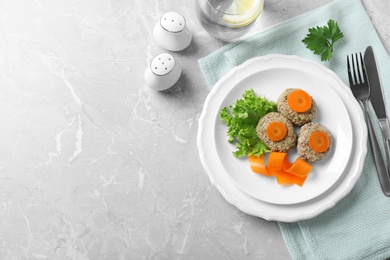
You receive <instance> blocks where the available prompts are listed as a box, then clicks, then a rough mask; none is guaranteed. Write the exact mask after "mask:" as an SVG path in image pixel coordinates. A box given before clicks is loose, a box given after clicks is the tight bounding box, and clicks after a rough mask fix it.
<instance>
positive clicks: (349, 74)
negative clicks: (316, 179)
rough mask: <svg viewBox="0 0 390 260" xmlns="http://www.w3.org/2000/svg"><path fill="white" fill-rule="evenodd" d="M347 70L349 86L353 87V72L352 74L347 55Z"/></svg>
mask: <svg viewBox="0 0 390 260" xmlns="http://www.w3.org/2000/svg"><path fill="white" fill-rule="evenodd" d="M347 68H348V80H349V85H351V86H352V85H353V80H352V72H351V65H350V64H349V56H348V55H347Z"/></svg>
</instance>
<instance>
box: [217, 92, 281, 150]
mask: <svg viewBox="0 0 390 260" xmlns="http://www.w3.org/2000/svg"><path fill="white" fill-rule="evenodd" d="M275 110H276V103H275V102H272V101H268V100H267V99H266V98H265V97H258V96H256V94H255V92H254V90H253V89H250V90H246V91H245V92H244V94H243V96H242V98H241V99H238V100H237V101H236V102H235V103H234V104H232V105H230V106H227V107H224V108H223V109H222V110H221V112H220V119H221V120H222V121H223V122H224V123H225V124H226V125H227V126H228V131H227V135H228V141H229V142H230V143H233V142H235V144H236V148H237V150H236V151H234V152H233V155H234V156H235V157H237V158H240V157H243V156H245V155H246V156H249V155H256V156H259V155H261V154H264V153H266V152H269V151H270V149H269V148H268V147H267V146H266V145H265V144H264V143H263V142H262V141H261V140H260V139H259V137H258V136H257V134H256V126H257V123H258V122H259V120H260V118H261V117H262V116H264V115H265V114H266V113H269V112H272V111H275Z"/></svg>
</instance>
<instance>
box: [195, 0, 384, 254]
mask: <svg viewBox="0 0 390 260" xmlns="http://www.w3.org/2000/svg"><path fill="white" fill-rule="evenodd" d="M265 11H266V10H265ZM329 19H334V20H335V21H337V22H338V24H339V26H340V28H341V30H342V31H343V33H344V36H345V37H344V38H343V39H342V40H340V41H339V42H337V43H336V46H335V53H334V57H333V60H332V61H330V62H321V61H320V57H319V56H317V55H314V54H313V53H312V52H311V51H309V50H308V49H306V48H305V46H304V45H303V43H302V42H301V40H302V39H303V38H304V37H305V35H306V34H307V32H308V28H310V27H315V26H323V25H326V23H327V21H328V20H329ZM260 22H261V21H260ZM368 45H371V46H373V48H374V51H375V53H376V58H377V62H378V64H379V69H380V73H381V80H382V84H383V86H384V89H385V97H387V98H386V100H387V104H386V107H387V111H389V112H390V107H389V106H390V59H389V56H388V54H387V52H386V50H385V48H384V47H383V45H382V42H381V40H380V38H379V37H378V35H377V33H376V31H375V28H374V26H373V24H372V23H371V20H370V19H369V17H368V15H367V13H366V11H365V9H364V7H363V5H362V3H361V1H360V0H337V1H334V2H332V3H330V4H328V5H326V6H322V7H319V8H318V9H315V10H313V11H311V12H309V13H306V14H303V15H301V16H298V17H296V18H293V19H291V20H289V21H286V22H283V23H281V24H278V25H276V26H273V27H271V28H269V29H266V30H264V31H261V32H259V33H257V34H255V35H253V36H251V37H250V38H249V39H247V40H245V41H241V42H234V43H231V44H228V45H225V46H224V47H223V48H221V49H219V50H217V51H215V52H213V53H211V54H209V55H208V56H206V57H204V58H202V59H200V60H199V66H200V69H201V72H202V73H203V75H204V78H205V80H206V83H207V85H208V87H209V88H211V87H212V86H213V85H214V84H215V83H216V82H217V81H218V80H219V79H220V78H221V77H222V76H224V75H225V74H226V73H227V72H228V71H230V70H231V69H232V68H233V67H235V66H237V65H240V64H242V63H243V62H245V61H246V60H248V59H250V58H253V57H255V56H261V55H266V54H291V55H298V56H301V57H305V58H308V59H312V60H314V61H317V62H319V63H322V64H323V65H325V66H327V67H328V68H330V69H331V70H333V71H335V72H336V73H337V74H338V75H339V77H340V78H341V79H342V80H343V81H344V82H345V83H346V84H347V85H349V83H348V80H347V70H346V67H347V66H346V56H347V55H348V54H351V53H355V52H364V50H365V49H366V47H367V46H368ZM372 115H373V116H374V117H375V114H372ZM375 121H376V120H375ZM375 130H376V133H377V135H378V138H380V139H379V140H380V141H381V136H380V131H379V127H378V126H376V129H375ZM279 226H280V229H281V232H282V234H283V238H284V241H285V243H286V245H287V248H288V250H289V252H290V254H291V256H292V258H294V259H310V260H311V259H332V260H333V259H385V258H388V257H390V198H388V197H385V196H384V195H383V193H382V191H381V188H380V186H379V181H378V176H377V172H376V168H375V165H374V161H373V156H372V152H371V150H370V149H369V150H368V154H367V157H366V160H365V164H364V168H363V173H362V176H361V178H360V179H359V181H358V182H357V184H356V185H355V187H354V189H353V190H352V191H351V193H350V194H349V195H347V197H345V198H344V199H342V200H341V201H340V202H339V203H337V204H336V206H335V207H333V208H332V209H330V210H327V211H326V212H324V213H322V214H321V215H319V216H317V217H315V218H313V219H310V220H305V221H299V222H296V223H281V222H280V223H279Z"/></svg>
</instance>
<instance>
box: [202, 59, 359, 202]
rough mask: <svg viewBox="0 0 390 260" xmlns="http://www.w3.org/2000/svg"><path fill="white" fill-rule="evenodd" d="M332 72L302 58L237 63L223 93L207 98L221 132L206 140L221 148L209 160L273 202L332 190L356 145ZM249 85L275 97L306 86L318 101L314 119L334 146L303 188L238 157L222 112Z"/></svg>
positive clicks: (214, 127) (209, 117)
mask: <svg viewBox="0 0 390 260" xmlns="http://www.w3.org/2000/svg"><path fill="white" fill-rule="evenodd" d="M317 68H318V69H317ZM328 77H329V76H328V73H327V72H326V71H324V70H322V69H321V68H319V67H314V69H313V66H312V64H310V63H306V62H301V61H300V60H298V59H280V58H272V59H267V60H262V59H261V60H259V59H257V60H252V61H251V62H248V63H246V64H245V65H243V66H241V67H239V68H237V69H236V70H235V72H234V73H233V74H230V75H228V76H226V77H225V78H224V79H222V80H221V81H219V82H218V83H217V84H216V85H215V86H214V88H215V89H217V90H216V92H217V93H218V94H215V95H213V94H211V98H209V99H208V100H207V101H206V103H205V107H207V110H204V113H205V115H204V117H205V121H209V122H210V123H211V124H210V125H208V124H207V130H206V131H215V135H213V136H210V138H209V139H207V140H204V141H205V145H206V146H205V149H213V150H215V155H214V156H212V157H211V158H208V161H207V162H208V163H212V164H217V165H218V168H220V169H224V172H225V173H226V174H227V175H229V176H230V177H231V178H232V179H233V180H234V181H235V182H236V184H237V185H238V187H239V188H241V189H242V190H243V191H244V192H246V193H248V194H249V195H251V196H253V197H255V198H256V199H259V200H262V201H265V202H269V203H276V204H294V203H300V202H304V201H307V200H310V199H313V198H315V197H317V196H319V195H321V194H322V193H324V192H325V191H327V190H328V189H329V188H330V187H331V186H332V185H333V184H334V183H336V181H337V180H338V179H339V178H340V176H341V175H342V174H343V172H344V169H345V166H346V165H347V163H348V160H349V157H350V154H351V148H352V127H351V121H350V119H349V115H348V112H347V109H346V107H345V105H344V103H343V101H342V100H341V99H340V97H339V96H338V95H337V93H336V92H335V91H334V90H333V88H332V86H331V85H330V84H331V82H329V81H328ZM249 88H252V89H254V90H255V93H256V94H257V95H258V96H265V97H266V98H267V99H268V100H272V101H275V102H276V100H277V98H278V96H279V95H280V94H281V93H282V92H283V91H284V90H285V89H286V88H301V89H303V90H305V91H306V92H308V93H309V94H310V95H311V96H312V97H313V99H314V100H315V102H316V104H317V115H316V117H315V119H314V121H315V122H318V123H321V124H322V125H324V126H326V127H327V128H328V129H329V131H330V132H331V134H332V138H333V147H332V149H331V150H330V152H329V154H328V155H327V156H326V157H325V158H324V159H323V160H321V161H320V162H317V163H312V165H313V170H312V171H311V173H310V175H309V176H308V178H307V179H306V181H305V183H304V185H303V186H302V187H300V186H297V185H292V186H280V185H278V184H277V182H276V179H275V177H265V176H263V175H259V174H255V173H253V172H252V171H251V170H250V168H249V163H248V161H247V159H246V157H245V159H236V158H234V157H233V156H232V152H233V151H235V150H236V147H235V145H234V144H231V143H228V141H227V140H228V138H227V134H226V133H227V126H226V125H225V124H224V123H223V122H221V120H219V112H220V111H221V109H222V108H223V107H225V106H228V105H231V104H233V103H234V102H235V101H236V100H237V99H240V98H241V97H242V94H243V93H244V91H245V90H248V89H249ZM296 132H297V133H298V132H299V128H298V129H297V130H296ZM288 155H289V159H290V161H291V162H293V161H294V160H295V159H296V157H297V153H296V149H294V150H293V151H291V152H289V154H288Z"/></svg>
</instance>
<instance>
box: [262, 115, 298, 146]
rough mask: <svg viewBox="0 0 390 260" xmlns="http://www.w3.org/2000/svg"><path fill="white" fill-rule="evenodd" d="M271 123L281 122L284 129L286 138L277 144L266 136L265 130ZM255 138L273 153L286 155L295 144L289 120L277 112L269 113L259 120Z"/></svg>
mask: <svg viewBox="0 0 390 260" xmlns="http://www.w3.org/2000/svg"><path fill="white" fill-rule="evenodd" d="M271 122H282V123H283V124H284V125H285V126H286V128H287V133H286V136H285V137H284V138H283V139H282V140H280V141H277V142H274V141H272V140H270V139H269V138H268V136H267V128H268V126H269V124H270V123H271ZM256 133H257V136H258V137H259V138H260V140H261V141H263V142H264V143H265V144H266V145H267V146H268V147H269V148H270V149H271V150H272V151H273V152H283V153H287V152H289V151H290V150H292V149H293V148H294V147H295V145H296V143H297V135H296V133H295V131H294V126H293V124H292V123H291V121H290V120H288V119H287V118H286V117H285V116H283V115H282V114H280V113H277V112H270V113H267V114H265V115H264V116H263V117H261V118H260V120H259V123H258V124H257V126H256Z"/></svg>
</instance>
